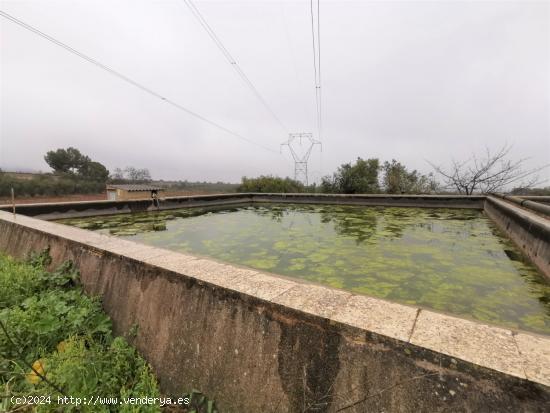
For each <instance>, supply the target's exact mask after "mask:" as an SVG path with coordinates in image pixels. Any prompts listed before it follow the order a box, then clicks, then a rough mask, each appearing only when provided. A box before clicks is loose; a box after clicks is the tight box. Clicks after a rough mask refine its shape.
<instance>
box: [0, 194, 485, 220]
mask: <svg viewBox="0 0 550 413" xmlns="http://www.w3.org/2000/svg"><path fill="white" fill-rule="evenodd" d="M484 201H485V197H484V196H460V195H377V194H369V195H337V194H257V193H242V194H219V195H193V196H183V197H167V198H164V199H162V200H161V201H160V204H159V206H158V207H157V206H155V205H153V202H152V200H151V199H144V200H127V201H85V202H59V203H42V204H22V205H16V212H17V213H19V214H23V215H27V216H31V217H37V218H41V219H46V220H54V219H61V218H74V217H85V216H94V215H112V214H125V213H129V212H139V211H154V210H169V209H177V208H187V207H204V206H222V205H232V204H241V203H250V202H279V203H289V202H291V203H307V204H338V205H380V206H402V207H427V208H432V207H445V208H475V209H483V203H484ZM11 208H12V207H11V206H10V205H0V210H1V211H11Z"/></svg>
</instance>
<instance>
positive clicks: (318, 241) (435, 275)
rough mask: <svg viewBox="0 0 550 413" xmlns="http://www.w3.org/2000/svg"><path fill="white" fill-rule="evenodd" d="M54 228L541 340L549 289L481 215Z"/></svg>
mask: <svg viewBox="0 0 550 413" xmlns="http://www.w3.org/2000/svg"><path fill="white" fill-rule="evenodd" d="M61 222H63V223H65V224H69V225H75V226H78V227H81V228H87V229H90V230H95V231H99V232H103V233H108V234H113V235H117V236H120V237H123V238H127V239H130V240H133V241H137V242H142V243H145V244H149V245H154V246H157V247H162V248H168V249H172V250H174V251H180V252H188V253H196V254H200V255H206V256H211V257H214V258H217V259H220V260H223V261H228V262H232V263H236V264H241V265H246V266H249V267H253V268H257V269H260V270H266V271H270V272H274V273H278V274H284V275H288V276H291V277H296V278H301V279H306V280H309V281H314V282H318V283H322V284H326V285H330V286H333V287H337V288H343V289H346V290H350V291H354V292H357V293H363V294H367V295H371V296H375V297H380V298H386V299H389V300H393V301H397V302H401V303H405V304H413V305H420V306H424V307H429V308H433V309H436V310H440V311H444V312H448V313H453V314H456V315H459V316H463V317H467V318H472V319H477V320H481V321H485V322H490V323H496V324H500V325H503V326H507V327H511V328H519V329H524V330H530V331H534V332H538V333H545V334H550V286H549V285H548V283H546V282H545V279H544V278H543V277H542V276H541V275H540V274H539V273H538V272H537V270H536V269H535V268H534V267H533V266H532V265H531V264H529V263H528V262H527V261H526V260H524V258H523V257H522V255H521V253H520V252H519V251H518V250H517V249H516V247H515V246H514V245H513V244H512V243H511V241H510V240H509V239H508V238H506V237H504V236H503V235H502V234H500V233H499V231H498V230H497V229H496V227H495V226H494V224H493V223H492V222H491V221H490V220H489V219H488V218H487V217H486V216H485V215H484V213H483V212H481V211H476V210H467V209H443V208H437V209H435V208H433V209H432V208H383V207H361V206H332V205H323V206H318V205H288V204H285V205H281V204H279V205H277V204H265V205H263V204H262V205H242V206H234V207H224V208H219V207H218V208H209V209H207V208H200V209H197V208H194V209H182V210H173V211H164V212H155V213H137V214H124V215H115V216H108V217H105V216H102V217H91V218H79V219H68V220H62V221H61Z"/></svg>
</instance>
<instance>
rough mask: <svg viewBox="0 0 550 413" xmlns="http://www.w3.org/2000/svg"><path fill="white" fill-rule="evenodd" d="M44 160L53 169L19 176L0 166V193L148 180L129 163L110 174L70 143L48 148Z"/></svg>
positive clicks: (78, 189) (85, 189)
mask: <svg viewBox="0 0 550 413" xmlns="http://www.w3.org/2000/svg"><path fill="white" fill-rule="evenodd" d="M44 160H45V161H46V163H47V164H48V166H50V168H51V169H52V173H50V174H35V175H31V177H30V178H28V179H20V178H18V177H16V176H13V174H9V173H3V172H2V171H1V170H0V196H4V197H8V196H10V194H11V189H12V188H13V190H14V192H15V194H16V195H17V196H18V197H19V196H60V195H72V194H92V193H100V192H103V191H104V190H105V185H106V184H107V183H108V182H109V183H145V182H150V181H151V174H150V173H149V170H148V169H138V168H134V167H132V166H128V167H126V168H124V169H120V168H116V169H115V171H114V173H113V174H112V175H111V174H110V172H109V170H108V169H107V168H106V167H105V166H104V165H103V164H101V163H100V162H97V161H94V160H92V159H91V158H90V157H89V156H87V155H84V154H83V153H81V152H80V151H79V150H78V149H76V148H73V147H69V148H66V149H57V150H52V151H48V152H47V153H46V155H45V156H44Z"/></svg>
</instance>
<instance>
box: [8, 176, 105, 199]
mask: <svg viewBox="0 0 550 413" xmlns="http://www.w3.org/2000/svg"><path fill="white" fill-rule="evenodd" d="M11 188H13V190H14V192H15V196H17V197H21V196H31V197H32V196H60V195H71V194H90V193H99V192H103V191H104V190H105V183H104V182H100V181H94V180H90V179H85V178H82V177H79V176H77V175H71V174H65V175H51V174H44V175H39V176H34V177H32V178H30V179H19V178H16V177H13V176H11V175H10V174H8V173H5V172H4V173H2V172H0V196H2V197H9V196H11Z"/></svg>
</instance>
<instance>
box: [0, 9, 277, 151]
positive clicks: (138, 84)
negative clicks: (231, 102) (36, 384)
mask: <svg viewBox="0 0 550 413" xmlns="http://www.w3.org/2000/svg"><path fill="white" fill-rule="evenodd" d="M0 16H2V17H4V18H6V19H8V20H10V21H12V22H13V23H15V24H18V25H19V26H21V27H23V28H24V29H27V30H29V31H31V32H33V33H35V34H37V35H39V36H41V37H43V38H44V39H46V40H48V41H50V42H52V43H53V44H55V45H57V46H59V47H62V48H63V49H65V50H67V51H68V52H70V53H72V54H74V55H76V56H78V57H80V58H81V59H84V60H86V61H88V62H89V63H92V64H93V65H95V66H97V67H99V68H101V69H103V70H105V71H107V72H109V73H110V74H112V75H113V76H116V77H118V78H119V79H121V80H124V81H125V82H127V83H129V84H131V85H132V86H135V87H137V88H138V89H141V90H142V91H143V92H146V93H148V94H150V95H152V96H154V97H156V98H158V99H160V100H162V101H164V102H166V103H168V104H169V105H172V106H173V107H175V108H177V109H179V110H181V111H183V112H185V113H187V114H189V115H191V116H194V117H195V118H197V119H200V120H202V121H203V122H205V123H208V124H209V125H211V126H214V127H216V128H218V129H220V130H222V131H224V132H226V133H228V134H230V135H232V136H234V137H236V138H239V139H241V140H243V141H246V142H248V143H251V144H253V145H256V146H258V147H260V148H263V149H265V150H268V151H270V152H273V153H277V154H279V152H278V151H275V150H273V149H271V148H269V147H267V146H264V145H262V144H261V143H258V142H255V141H253V140H251V139H249V138H247V137H245V136H243V135H241V134H239V133H237V132H234V131H232V130H230V129H228V128H226V127H225V126H222V125H220V124H219V123H216V122H214V121H211V120H210V119H207V118H205V117H204V116H202V115H200V114H198V113H196V112H193V111H192V110H190V109H187V108H186V107H184V106H182V105H180V104H179V103H177V102H175V101H173V100H171V99H169V98H166V97H164V96H162V95H161V94H159V93H157V92H155V91H153V90H152V89H149V88H148V87H146V86H144V85H142V84H140V83H138V82H136V81H135V80H132V79H130V78H129V77H127V76H125V75H123V74H122V73H120V72H117V71H116V70H114V69H112V68H110V67H109V66H107V65H104V64H103V63H101V62H99V61H98V60H96V59H93V58H91V57H89V56H87V55H85V54H84V53H81V52H79V51H78V50H76V49H74V48H72V47H71V46H69V45H67V44H65V43H63V42H61V41H59V40H57V39H55V38H53V37H52V36H50V35H48V34H46V33H44V32H42V31H40V30H38V29H37V28H35V27H33V26H31V25H29V24H27V23H25V22H23V21H21V20H19V19H17V18H15V17H13V16H11V15H9V14H8V13H6V12H4V11H2V10H0Z"/></svg>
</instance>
